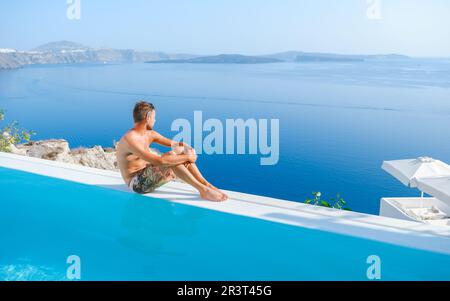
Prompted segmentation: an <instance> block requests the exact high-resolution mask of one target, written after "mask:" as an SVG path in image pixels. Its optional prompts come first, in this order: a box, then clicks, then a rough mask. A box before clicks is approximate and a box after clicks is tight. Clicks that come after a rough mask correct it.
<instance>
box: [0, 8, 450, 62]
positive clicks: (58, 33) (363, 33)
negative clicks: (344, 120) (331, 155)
mask: <svg viewBox="0 0 450 301" xmlns="http://www.w3.org/2000/svg"><path fill="white" fill-rule="evenodd" d="M67 1H68V0H36V1H30V0H0V48H16V49H19V50H28V49H31V48H33V47H35V46H38V45H40V44H43V43H47V42H50V41H58V40H70V41H75V42H80V43H82V44H86V45H88V46H94V47H100V46H108V47H114V48H133V49H141V50H155V51H166V52H185V53H196V54H218V53H243V54H264V53H272V52H279V51H286V50H302V51H318V52H338V53H361V54H366V53H367V54H369V53H370V54H373V53H402V54H407V55H413V56H446V57H450V1H449V0H309V1H306V0H209V1H208V0H165V1H163V0H161V1H149V0H80V3H81V19H80V20H70V19H68V18H67V16H66V11H67V7H68V4H67ZM69 1H76V0H69ZM371 1H375V2H376V1H379V2H380V4H381V6H380V13H381V19H373V18H372V19H371V18H369V17H368V14H367V10H368V7H369V5H370V4H368V2H371ZM371 11H372V10H371ZM369 15H371V16H374V15H373V14H369Z"/></svg>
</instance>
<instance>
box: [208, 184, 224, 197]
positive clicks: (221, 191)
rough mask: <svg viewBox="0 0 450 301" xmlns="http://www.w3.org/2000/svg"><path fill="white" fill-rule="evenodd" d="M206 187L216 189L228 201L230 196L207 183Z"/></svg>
mask: <svg viewBox="0 0 450 301" xmlns="http://www.w3.org/2000/svg"><path fill="white" fill-rule="evenodd" d="M205 185H206V186H208V187H209V188H212V189H214V190H215V191H217V192H219V193H220V194H222V195H223V196H224V197H225V200H227V199H228V195H227V194H226V193H225V192H223V191H222V190H220V189H219V188H217V187H215V186H214V185H212V184H211V183H208V182H206V183H205Z"/></svg>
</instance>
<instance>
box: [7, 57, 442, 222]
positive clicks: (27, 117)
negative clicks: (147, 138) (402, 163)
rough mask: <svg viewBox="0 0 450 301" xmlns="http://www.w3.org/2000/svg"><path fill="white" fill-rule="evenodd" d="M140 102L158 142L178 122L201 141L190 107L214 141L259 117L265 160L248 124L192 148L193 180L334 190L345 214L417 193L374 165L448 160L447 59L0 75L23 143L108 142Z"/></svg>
mask: <svg viewBox="0 0 450 301" xmlns="http://www.w3.org/2000/svg"><path fill="white" fill-rule="evenodd" d="M139 100H146V101H148V102H151V103H153V104H154V105H155V107H156V112H157V115H156V125H155V130H157V131H158V132H160V133H161V134H162V135H164V136H166V137H168V138H173V137H175V136H176V134H177V133H179V131H176V130H174V124H177V123H176V122H177V120H178V122H179V121H180V120H184V121H186V120H187V121H188V122H189V123H190V124H191V125H192V141H193V140H194V136H195V137H196V138H195V139H197V141H203V142H204V139H206V137H207V136H208V135H209V134H211V131H210V132H208V131H207V130H204V131H200V132H196V133H194V127H195V125H194V123H195V118H194V116H195V114H196V112H197V114H198V112H201V116H202V121H203V122H205V121H206V120H212V119H213V120H215V122H216V124H217V122H219V124H222V125H223V135H222V136H223V141H222V142H223V144H224V145H226V143H227V141H226V140H227V137H228V136H227V134H226V133H225V131H226V127H225V125H226V120H235V121H236V120H239V119H241V120H244V121H248V120H254V121H256V124H257V125H259V124H260V123H259V122H260V121H261V120H266V121H269V123H268V124H269V129H268V131H266V132H267V133H266V134H267V137H266V138H267V139H268V142H269V143H268V144H269V145H270V142H272V143H276V146H277V147H274V146H273V145H272V146H271V149H272V150H274V149H276V148H278V150H277V154H276V155H277V160H275V161H276V162H275V161H273V162H272V163H273V164H269V165H263V164H261V162H262V161H261V158H263V157H267V155H264V154H263V153H262V152H261V150H260V149H259V148H258V150H257V152H256V153H254V152H251V151H250V144H251V139H253V138H254V137H253V138H252V137H251V136H252V135H251V134H250V131H247V132H246V135H244V136H238V135H235V137H234V139H235V141H234V142H235V145H238V144H239V143H241V144H242V143H243V144H244V147H245V151H244V152H243V154H241V153H237V151H234V152H227V151H224V152H222V153H221V152H214V153H211V152H203V153H201V154H199V157H198V161H197V164H198V166H199V168H200V170H201V171H202V172H203V174H204V176H205V177H206V178H207V179H208V180H209V181H210V182H211V183H212V184H214V185H215V186H218V187H220V188H223V189H227V190H234V191H240V192H245V193H251V194H257V195H264V196H269V197H275V198H279V199H286V200H291V201H296V202H304V201H305V200H306V199H308V198H311V197H312V193H313V192H321V195H322V198H323V199H324V200H327V201H330V202H331V203H333V200H332V198H336V195H337V194H339V195H340V196H341V197H342V198H343V199H344V200H345V201H346V204H347V206H348V207H349V208H350V209H351V210H353V211H358V212H364V213H369V214H378V212H379V203H380V198H382V197H401V196H405V197H406V196H419V195H420V192H419V191H417V190H415V189H411V188H408V187H405V186H403V185H402V184H401V183H400V182H399V181H397V180H396V179H394V178H393V177H392V176H390V175H389V174H387V173H386V172H384V171H383V170H382V169H381V165H382V162H383V160H396V159H408V158H416V157H419V156H430V157H433V158H437V159H440V160H443V161H445V162H447V163H450V59H379V60H375V59H373V60H368V61H364V62H304V63H272V64H145V63H136V64H71V65H39V66H29V67H25V68H22V69H16V70H6V71H0V108H2V109H4V111H5V113H6V120H4V121H3V122H0V128H2V127H3V126H6V125H7V124H8V123H9V122H12V121H14V120H16V121H18V122H19V124H20V126H21V127H22V128H26V129H29V130H33V131H35V132H36V135H35V136H33V140H40V139H50V138H62V139H66V140H68V141H69V143H70V147H71V148H76V147H91V146H94V145H102V146H104V147H108V146H112V145H113V144H114V142H115V141H118V140H119V139H120V137H121V136H122V135H123V134H124V133H125V132H126V131H127V130H128V129H130V128H131V127H132V126H133V119H132V109H133V106H134V104H135V103H136V102H137V101H139ZM217 120H218V121H217ZM273 120H277V122H278V125H279V126H278V128H276V129H275V128H270V121H273ZM197 121H198V120H197ZM210 130H211V129H210ZM258 132H259V133H264V129H262V128H261V127H258ZM199 133H200V134H199ZM216 134H217V133H216ZM253 136H254V135H253ZM228 138H229V137H228ZM260 138H261V137H259V139H260ZM271 138H274V139H271ZM258 141H260V140H258ZM228 142H230V141H228ZM199 146H200V147H201V146H202V144H199ZM152 147H156V146H153V145H152ZM158 148H159V149H160V150H161V151H168V149H167V148H164V147H158ZM241 152H242V151H241Z"/></svg>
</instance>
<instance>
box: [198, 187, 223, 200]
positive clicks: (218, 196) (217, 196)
mask: <svg viewBox="0 0 450 301" xmlns="http://www.w3.org/2000/svg"><path fill="white" fill-rule="evenodd" d="M200 197H201V198H202V199H204V200H208V201H213V202H223V201H226V197H225V196H224V195H223V194H222V193H220V192H218V191H216V190H215V189H212V188H210V187H205V190H203V191H201V192H200Z"/></svg>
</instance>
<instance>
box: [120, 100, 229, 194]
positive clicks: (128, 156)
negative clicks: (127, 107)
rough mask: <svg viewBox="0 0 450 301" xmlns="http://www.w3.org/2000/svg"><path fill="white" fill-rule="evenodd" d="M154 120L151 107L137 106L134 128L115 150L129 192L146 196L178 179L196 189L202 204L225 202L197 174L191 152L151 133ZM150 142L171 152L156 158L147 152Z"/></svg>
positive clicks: (178, 143) (217, 192) (194, 157)
mask: <svg viewBox="0 0 450 301" xmlns="http://www.w3.org/2000/svg"><path fill="white" fill-rule="evenodd" d="M155 117H156V111H155V107H154V106H153V105H152V104H151V103H147V102H145V101H140V102H138V103H137V104H136V105H135V107H134V110H133V118H134V127H133V128H132V129H130V130H129V131H128V132H127V133H126V134H125V135H124V136H123V137H122V138H121V139H120V141H119V143H118V144H117V146H116V148H117V152H116V156H117V163H118V167H119V169H120V172H121V174H122V178H123V179H124V181H125V183H126V184H127V185H128V186H129V187H130V189H132V190H133V191H135V192H137V193H140V194H144V193H149V192H152V191H154V190H155V189H156V188H158V187H160V186H162V185H164V184H166V183H167V182H169V181H171V180H173V179H175V178H176V177H178V178H179V179H181V180H183V181H184V182H186V183H188V184H190V185H191V186H193V187H194V188H195V189H197V190H198V192H199V193H200V197H201V198H203V199H205V200H209V201H215V202H221V201H225V200H227V199H228V196H227V195H226V194H225V193H223V192H222V191H220V190H219V189H218V188H216V187H214V186H213V185H211V184H210V183H209V182H208V181H206V180H205V178H204V177H203V176H202V174H201V173H200V171H199V170H198V168H197V166H196V164H195V162H196V161H197V155H196V153H195V150H194V149H193V148H191V147H190V146H188V145H187V144H185V143H183V142H175V141H172V140H170V139H168V138H166V137H163V136H162V135H160V134H159V133H157V132H156V131H155V130H153V127H154V125H155V120H156V119H155ZM153 142H155V143H158V144H160V145H163V146H167V147H172V151H169V152H167V153H165V154H162V155H158V154H155V153H154V152H152V151H151V150H150V148H149V146H150V144H152V143H153Z"/></svg>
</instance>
